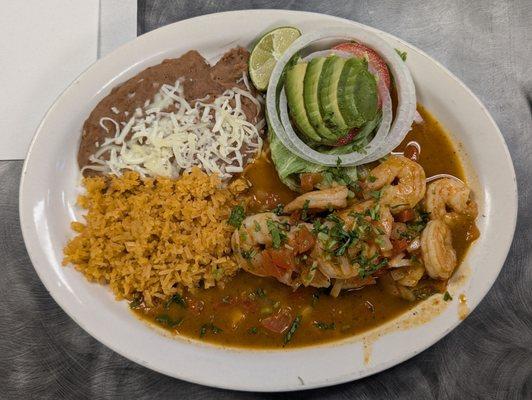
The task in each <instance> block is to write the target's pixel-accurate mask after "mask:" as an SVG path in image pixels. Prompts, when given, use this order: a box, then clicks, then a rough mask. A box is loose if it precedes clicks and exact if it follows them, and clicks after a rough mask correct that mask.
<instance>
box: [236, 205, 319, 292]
mask: <svg viewBox="0 0 532 400" xmlns="http://www.w3.org/2000/svg"><path fill="white" fill-rule="evenodd" d="M288 221H289V217H283V216H277V215H276V214H274V213H271V212H266V213H259V214H255V215H251V216H249V217H247V218H245V219H244V221H242V225H241V226H240V228H239V229H237V230H236V231H235V232H234V233H233V236H232V237H231V247H232V249H233V254H234V256H235V258H236V260H237V262H238V265H240V267H241V268H242V269H244V270H245V271H247V272H249V273H251V274H254V275H257V276H264V277H266V276H268V277H270V276H271V277H274V278H276V279H277V280H278V281H279V282H281V283H284V284H286V285H289V286H292V287H294V288H296V287H298V286H299V285H301V283H303V284H304V285H305V286H314V287H326V286H328V285H329V280H328V278H327V277H325V276H323V274H321V272H320V271H317V267H316V268H314V269H312V268H311V267H310V268H309V267H307V266H305V265H299V262H298V261H297V260H296V256H297V255H298V254H300V253H303V252H306V251H308V250H310V249H311V248H312V247H313V246H314V239H313V237H312V235H311V234H310V231H311V230H312V225H311V224H306V223H299V224H297V225H295V226H290V225H288ZM272 223H273V224H275V227H276V230H277V231H278V232H279V233H278V234H279V235H282V237H283V243H284V245H283V246H281V247H277V248H276V247H275V246H274V240H273V235H272V231H271V229H272V228H271V225H272ZM303 273H304V277H303V276H302V274H303Z"/></svg>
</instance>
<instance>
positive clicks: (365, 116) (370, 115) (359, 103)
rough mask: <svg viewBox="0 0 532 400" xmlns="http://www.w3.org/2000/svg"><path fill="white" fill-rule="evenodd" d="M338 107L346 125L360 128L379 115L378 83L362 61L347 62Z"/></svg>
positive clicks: (352, 59)
mask: <svg viewBox="0 0 532 400" xmlns="http://www.w3.org/2000/svg"><path fill="white" fill-rule="evenodd" d="M338 105H339V107H340V112H341V113H342V116H343V117H344V120H345V122H346V124H347V125H348V126H349V127H350V128H358V127H361V126H362V125H364V124H365V123H366V122H368V121H371V120H373V119H374V118H375V115H376V114H377V82H376V80H375V77H374V76H373V75H372V74H371V73H369V72H368V70H367V63H366V62H365V61H364V60H362V59H357V58H350V59H348V60H347V61H346V63H345V65H344V69H343V71H342V74H341V76H340V82H339V84H338Z"/></svg>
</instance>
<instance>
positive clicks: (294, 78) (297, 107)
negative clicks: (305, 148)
mask: <svg viewBox="0 0 532 400" xmlns="http://www.w3.org/2000/svg"><path fill="white" fill-rule="evenodd" d="M307 65H308V64H307V63H300V64H296V65H294V66H293V67H291V68H290V69H289V70H288V72H287V73H286V83H285V90H286V99H287V102H288V107H289V108H290V116H291V117H292V119H293V120H294V122H295V124H296V126H297V128H298V129H299V131H300V132H301V133H303V134H304V135H305V136H306V137H307V138H308V139H310V140H311V141H313V142H318V143H319V142H321V137H320V136H319V135H318V133H317V132H316V130H315V129H314V128H313V127H312V125H311V124H310V121H309V119H308V117H307V112H306V110H305V103H304V100H303V81H304V79H305V72H306V71H307Z"/></svg>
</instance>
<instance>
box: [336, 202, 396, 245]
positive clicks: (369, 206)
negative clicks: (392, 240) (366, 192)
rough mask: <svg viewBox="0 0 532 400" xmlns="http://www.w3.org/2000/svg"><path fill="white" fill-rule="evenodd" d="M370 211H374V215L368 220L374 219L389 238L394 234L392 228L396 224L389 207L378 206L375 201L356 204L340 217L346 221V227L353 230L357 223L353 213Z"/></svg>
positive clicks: (341, 213) (369, 216)
mask: <svg viewBox="0 0 532 400" xmlns="http://www.w3.org/2000/svg"><path fill="white" fill-rule="evenodd" d="M369 210H372V211H373V213H374V215H373V217H372V216H371V214H368V218H374V219H375V221H376V222H377V223H378V224H379V225H380V227H381V228H382V230H383V232H384V234H385V235H386V236H388V237H389V236H390V234H391V233H392V226H393V223H394V221H393V215H392V214H391V212H390V209H389V208H388V207H387V206H384V205H381V204H377V203H376V202H375V201H374V200H366V201H363V202H361V203H356V204H354V205H352V206H350V207H349V208H347V209H346V210H343V211H342V212H340V213H339V214H338V216H339V217H340V218H342V219H343V220H344V221H345V224H346V226H348V227H350V228H352V227H353V226H354V225H355V223H356V220H355V218H354V217H353V215H352V213H353V212H354V213H368V212H369Z"/></svg>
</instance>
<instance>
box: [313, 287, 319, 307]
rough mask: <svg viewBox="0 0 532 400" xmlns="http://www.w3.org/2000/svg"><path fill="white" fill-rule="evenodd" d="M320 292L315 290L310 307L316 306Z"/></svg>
mask: <svg viewBox="0 0 532 400" xmlns="http://www.w3.org/2000/svg"><path fill="white" fill-rule="evenodd" d="M320 296H321V292H320V291H319V290H316V291H315V292H314V293H312V307H314V306H315V305H316V303H317V302H318V300H319V299H320Z"/></svg>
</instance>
